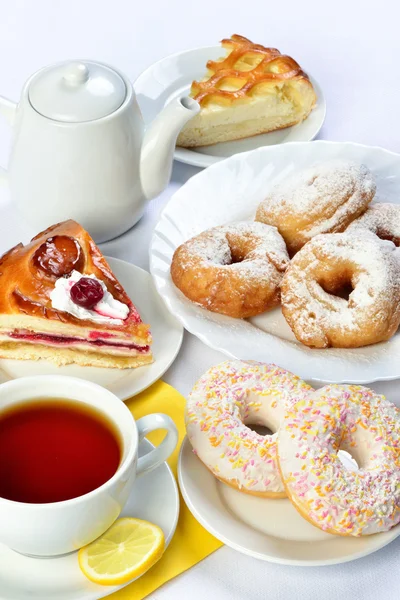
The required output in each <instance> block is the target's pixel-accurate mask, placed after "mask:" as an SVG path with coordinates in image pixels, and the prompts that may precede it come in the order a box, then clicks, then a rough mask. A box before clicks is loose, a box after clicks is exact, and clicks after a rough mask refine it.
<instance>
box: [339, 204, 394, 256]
mask: <svg viewBox="0 0 400 600" xmlns="http://www.w3.org/2000/svg"><path fill="white" fill-rule="evenodd" d="M360 229H367V230H368V231H371V232H372V233H375V235H377V236H378V237H379V238H381V240H390V241H391V242H393V243H394V244H395V246H400V206H399V205H398V204H389V203H388V202H379V203H377V204H372V205H371V206H370V207H369V208H368V210H367V211H366V212H365V213H364V214H363V215H361V217H359V218H358V219H356V220H355V221H353V223H350V225H349V227H348V228H347V229H346V231H347V232H352V231H358V230H360Z"/></svg>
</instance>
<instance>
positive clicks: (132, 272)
mask: <svg viewBox="0 0 400 600" xmlns="http://www.w3.org/2000/svg"><path fill="white" fill-rule="evenodd" d="M107 261H108V262H109V264H110V267H111V269H112V270H113V272H114V274H115V276H116V277H117V279H119V281H120V282H121V284H122V286H123V287H124V288H125V290H126V292H127V294H128V296H129V297H130V298H131V300H132V301H133V303H134V304H135V306H136V307H137V309H138V310H139V313H140V316H141V318H142V320H143V321H144V322H145V323H150V327H151V333H152V336H153V345H152V352H153V356H154V362H153V363H152V364H151V365H145V366H143V367H138V368H137V369H100V368H97V367H81V366H79V365H67V366H65V367H58V366H57V365H54V364H52V363H50V362H47V361H44V360H40V361H34V360H14V359H8V358H7V359H6V358H0V383H4V381H8V380H9V379H16V378H17V377H25V376H29V375H54V374H57V375H70V376H71V377H80V378H81V379H87V380H88V381H93V382H94V383H98V384H99V385H102V386H103V387H105V388H107V389H109V390H110V391H111V392H113V393H114V394H115V395H116V396H118V397H119V398H121V400H127V399H128V398H130V397H132V396H134V395H135V394H138V393H139V392H141V391H143V390H144V389H146V388H147V387H149V386H150V385H151V384H152V383H154V382H155V381H157V380H158V379H160V377H161V376H162V375H163V374H164V373H165V371H166V370H167V369H168V367H169V366H170V365H171V364H172V363H173V361H174V360H175V358H176V355H177V354H178V352H179V348H180V347H181V344H182V338H183V327H182V325H181V324H180V323H179V321H177V320H176V319H175V318H174V317H173V316H172V315H171V313H170V312H169V311H168V310H167V308H166V307H165V305H164V304H163V303H162V302H161V301H160V298H159V296H158V294H157V292H156V290H155V288H154V283H153V281H152V279H151V276H150V274H149V273H147V271H144V270H143V269H140V268H139V267H136V266H135V265H132V264H130V263H127V262H125V261H123V260H119V259H117V258H107Z"/></svg>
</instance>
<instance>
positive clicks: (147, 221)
mask: <svg viewBox="0 0 400 600" xmlns="http://www.w3.org/2000/svg"><path fill="white" fill-rule="evenodd" d="M0 7H1V9H2V10H1V19H0V84H1V85H0V93H1V94H3V95H4V96H6V97H9V98H11V99H14V100H17V99H18V98H19V94H20V90H21V87H22V85H23V83H24V81H25V79H26V78H27V77H28V76H29V75H30V74H31V73H32V72H34V71H35V70H37V69H38V68H40V67H41V66H43V65H45V64H48V63H52V62H54V61H57V60H63V59H67V58H82V57H86V58H93V59H97V60H100V61H104V62H107V63H110V64H114V65H115V66H116V67H118V68H120V69H121V70H122V71H124V72H125V73H126V74H127V75H128V76H129V77H130V78H131V79H132V80H134V79H135V78H136V77H137V76H138V75H139V73H140V72H141V71H143V70H144V69H145V68H146V67H148V66H149V65H150V64H151V63H152V62H154V61H157V60H159V59H160V58H162V57H164V56H166V55H168V54H171V53H174V52H179V51H181V50H185V49H188V48H193V47H196V46H207V45H213V44H215V43H217V42H218V41H219V40H220V39H221V38H222V37H228V36H229V35H230V34H232V33H240V34H242V35H245V36H247V37H249V38H250V39H253V40H254V41H256V42H260V43H263V44H265V45H269V46H273V47H277V48H279V49H280V50H281V51H282V52H284V53H288V54H291V55H292V56H294V57H295V58H296V59H297V60H298V62H299V63H300V64H301V65H302V66H303V67H304V68H305V69H306V70H307V71H309V72H310V73H312V74H313V75H314V76H315V77H316V79H317V80H318V81H319V83H320V84H321V86H322V87H323V89H324V93H325V96H326V101H327V110H328V112H327V118H326V121H325V124H324V126H323V129H322V131H321V132H320V135H319V138H320V139H328V140H340V141H353V142H361V143H365V144H371V145H377V146H382V147H385V148H388V149H391V150H394V151H398V152H400V125H399V120H398V102H399V92H400V79H399V77H398V73H397V65H396V57H397V56H398V54H399V50H400V43H399V36H398V31H397V29H398V27H397V21H398V19H396V11H397V13H398V11H399V9H398V8H397V2H395V0H381V1H380V2H379V4H377V3H376V2H374V3H372V2H371V1H370V0H364V2H362V3H359V2H356V0H335V2H326V1H325V2H321V0H304V1H303V2H297V1H296V0H286V2H285V4H284V5H283V4H279V3H278V4H277V3H275V2H258V3H257V4H256V3H255V2H253V3H251V4H250V3H249V4H248V5H246V6H245V5H244V3H243V0H241V1H240V2H239V1H238V0H230V1H229V2H227V1H226V0H202V1H201V2H199V3H198V4H197V5H195V3H184V2H182V0H168V1H165V0H151V1H150V2H141V1H140V0H113V1H112V2H109V1H106V0H68V1H67V0H63V1H61V0H59V1H54V0H35V2H33V1H29V0H25V1H22V0H13V1H12V2H9V1H8V2H6V0H0ZM10 138H11V133H10V131H9V129H8V127H7V124H6V123H5V122H4V120H1V122H0V164H3V165H5V164H6V163H7V156H8V148H9V142H10ZM198 171H199V169H197V168H195V167H190V166H187V165H182V164H178V163H175V165H174V169H173V174H172V180H171V183H170V185H169V187H168V189H167V190H166V191H165V192H164V193H163V194H162V195H161V196H159V197H158V198H157V199H156V200H154V201H153V202H151V203H150V204H149V206H148V210H147V212H146V214H145V215H144V217H143V218H142V219H141V221H140V222H139V223H138V224H137V225H136V226H135V227H134V228H133V229H132V230H131V231H129V232H128V233H127V234H125V235H124V236H122V237H120V238H118V239H116V240H114V241H111V242H108V243H106V244H103V245H102V250H103V252H104V253H105V254H108V255H110V256H115V257H118V258H121V259H124V260H127V261H130V262H132V263H135V264H137V265H139V266H140V267H143V268H144V269H148V268H149V265H148V248H149V242H150V238H151V234H152V230H153V228H154V225H155V223H156V222H157V218H158V215H159V213H160V211H161V210H162V208H163V207H164V206H165V204H166V203H167V202H168V200H169V198H170V197H171V195H172V194H173V193H174V191H176V190H177V189H178V188H179V187H180V186H181V185H182V184H184V183H185V182H186V181H187V180H188V179H189V178H190V177H191V176H192V175H194V174H195V173H197V172H198ZM0 209H1V213H0V215H1V218H0V252H2V251H4V250H6V249H8V248H9V247H11V246H12V245H13V244H15V243H17V242H19V241H20V240H26V239H28V236H29V234H30V233H32V232H31V231H30V230H29V229H28V228H27V227H26V226H25V225H24V223H22V222H21V221H20V219H19V217H18V215H17V214H16V213H15V212H14V209H13V206H12V204H11V203H10V200H9V197H8V193H7V190H6V189H4V188H3V189H0ZM35 233H36V232H35ZM223 359H224V357H223V355H222V354H220V353H218V352H216V351H214V350H211V349H210V348H208V347H207V346H205V345H203V344H202V343H201V342H200V341H199V340H197V339H196V338H195V337H193V336H192V335H190V334H188V333H186V334H185V338H184V342H183V345H182V349H181V351H180V354H179V356H178V357H177V359H176V361H175V363H174V364H173V366H172V367H171V368H170V369H169V371H168V372H167V373H166V375H165V376H164V379H165V381H167V382H168V383H170V384H171V385H173V386H174V387H176V388H177V389H178V390H179V391H180V392H181V393H182V394H184V395H185V394H187V393H188V392H189V390H190V389H191V387H192V385H193V383H194V382H195V381H196V379H197V378H198V377H199V376H200V375H201V374H202V373H203V372H204V371H205V370H206V369H208V368H209V367H210V366H212V365H214V364H217V363H218V362H220V361H221V360H223ZM294 370H295V369H294ZM371 387H373V388H374V389H376V390H378V391H379V392H382V393H385V394H386V395H387V396H388V397H389V398H390V399H391V400H392V401H396V400H397V393H396V392H397V383H396V382H391V383H379V384H375V385H372V386H371ZM399 555H400V539H398V540H397V541H395V542H393V543H392V544H391V545H389V546H388V547H386V548H385V549H383V550H381V551H379V552H377V553H376V554H374V555H371V556H370V557H367V558H364V559H361V560H359V561H356V562H354V563H348V564H344V565H338V566H334V567H323V568H311V569H305V568H296V567H287V566H279V565H273V564H268V563H264V562H259V561H257V560H254V559H252V558H249V557H247V556H244V555H241V554H239V553H237V552H234V551H233V550H231V549H229V548H222V549H221V550H219V551H218V552H216V553H215V554H214V555H212V556H210V557H209V558H207V559H206V560H204V561H203V562H202V563H200V564H198V565H197V566H196V567H194V568H192V569H191V570H190V571H188V572H187V573H185V574H183V575H181V576H180V577H177V578H176V579H175V580H173V581H172V582H170V583H168V584H167V585H165V586H163V587H162V588H161V589H159V590H157V591H156V592H155V593H154V594H152V596H151V599H152V600H179V599H181V598H186V597H188V596H189V594H190V598H191V600H203V598H212V599H214V598H218V599H219V600H228V599H229V600H244V599H246V598H248V599H251V600H261V599H264V598H267V597H268V598H269V600H289V599H291V598H293V597H296V598H299V599H303V598H304V600H306V599H308V598H310V597H311V596H315V597H316V598H318V597H321V598H324V600H339V599H342V598H345V599H347V598H350V597H352V598H354V599H355V600H357V599H360V600H361V599H363V600H376V599H380V598H385V599H386V600H397V599H398V597H399V583H398V564H399V560H398V559H399ZM0 584H1V582H0ZM55 600H56V599H55Z"/></svg>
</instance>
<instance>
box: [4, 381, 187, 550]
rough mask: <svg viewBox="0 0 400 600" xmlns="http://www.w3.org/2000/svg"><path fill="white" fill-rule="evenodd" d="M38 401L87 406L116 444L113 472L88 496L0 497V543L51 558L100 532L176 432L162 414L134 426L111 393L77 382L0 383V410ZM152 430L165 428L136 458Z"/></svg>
mask: <svg viewBox="0 0 400 600" xmlns="http://www.w3.org/2000/svg"><path fill="white" fill-rule="evenodd" d="M39 398H40V399H41V400H42V399H43V400H45V399H46V398H48V399H50V400H54V398H61V399H62V398H64V399H70V400H75V401H79V402H83V403H85V404H86V405H88V406H93V407H94V408H96V409H97V410H100V411H102V412H103V413H104V414H105V415H106V417H107V418H108V419H109V420H110V421H111V422H112V423H113V424H114V426H115V427H116V429H117V431H118V432H119V434H120V438H121V441H122V457H121V461H120V465H119V467H118V469H117V471H116V472H115V473H114V475H113V476H112V477H111V479H109V480H108V481H107V482H106V483H104V484H103V485H102V486H100V487H99V488H97V489H95V490H93V491H91V492H89V493H88V494H85V495H83V496H79V497H77V498H73V499H71V500H65V501H62V502H52V503H48V504H28V503H24V502H14V501H11V500H6V499H4V498H0V542H2V543H4V544H6V545H7V546H9V547H10V548H12V549H14V550H16V551H18V552H21V553H23V554H30V555H34V556H54V555H58V554H65V553H67V552H72V551H73V550H77V549H78V548H80V547H82V546H84V545H85V544H88V543H89V542H91V541H93V540H94V539H96V538H97V537H99V536H100V535H101V534H102V533H104V531H106V529H108V528H109V527H110V525H112V523H113V522H114V521H115V520H116V519H117V517H118V516H119V514H120V512H121V510H122V508H123V507H124V505H125V503H126V501H127V499H128V497H129V494H130V492H131V490H132V487H133V484H134V482H135V479H136V477H138V476H139V475H142V474H143V473H146V472H148V471H151V470H152V469H155V468H156V467H157V466H159V465H160V464H161V463H162V462H164V461H165V460H166V459H167V458H168V457H169V456H170V454H171V453H172V452H173V451H174V449H175V447H176V444H177V441H178V432H177V429H176V427H175V425H174V423H173V421H172V420H171V419H170V417H168V416H167V415H163V414H151V415H146V416H145V417H142V418H141V419H139V420H138V421H136V422H135V419H134V418H133V416H132V414H131V412H130V411H129V410H128V408H127V407H126V406H125V404H124V403H123V402H121V400H119V399H118V398H117V397H116V396H115V395H114V394H113V393H112V392H110V391H108V390H106V389H105V388H102V387H100V386H99V385H96V384H94V383H91V382H88V381H84V380H83V379H77V378H75V377H64V376H59V375H46V376H39V377H24V378H21V379H15V380H13V381H9V382H7V383H4V384H2V385H0V407H1V408H0V411H1V410H3V409H5V408H7V407H9V406H12V405H17V404H19V403H22V402H23V403H24V404H26V403H27V402H29V401H30V400H32V401H33V400H37V399H39ZM156 429H166V430H167V435H166V437H165V439H164V440H163V441H162V442H161V444H160V445H159V446H158V447H157V448H155V449H154V450H152V451H151V452H149V453H148V454H146V455H145V456H143V457H142V458H138V445H139V442H140V441H141V440H142V439H143V437H144V436H145V435H147V434H148V433H149V432H150V431H154V430H156ZM0 460H1V457H0ZM132 516H135V515H132Z"/></svg>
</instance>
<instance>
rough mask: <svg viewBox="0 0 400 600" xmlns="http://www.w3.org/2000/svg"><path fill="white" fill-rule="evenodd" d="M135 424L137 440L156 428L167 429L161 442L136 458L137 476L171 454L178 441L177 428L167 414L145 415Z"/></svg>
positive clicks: (153, 467)
mask: <svg viewBox="0 0 400 600" xmlns="http://www.w3.org/2000/svg"><path fill="white" fill-rule="evenodd" d="M136 426H137V428H138V433H139V442H141V441H142V439H143V438H144V437H145V436H146V435H147V434H148V433H150V431H156V430H157V429H166V430H167V435H166V437H165V438H164V439H163V441H162V442H161V444H160V445H159V446H157V448H154V450H151V452H149V453H148V454H146V455H145V456H142V457H141V458H139V459H138V464H137V471H136V475H137V477H139V475H143V473H148V472H149V471H152V470H153V469H156V468H157V467H158V466H159V465H161V464H162V463H163V462H164V461H165V460H167V458H168V457H169V456H171V454H172V452H173V451H174V450H175V448H176V445H177V443H178V430H177V428H176V426H175V423H174V422H173V420H172V419H171V418H170V417H168V415H164V414H162V413H154V414H152V415H146V416H145V417H142V418H141V419H139V420H138V421H136Z"/></svg>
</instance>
